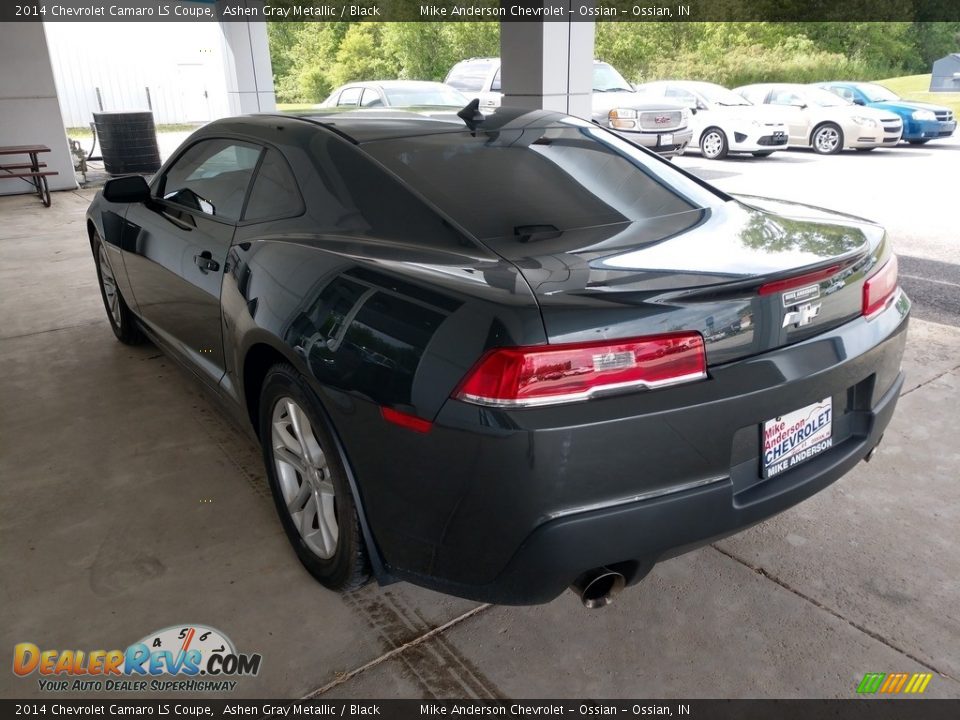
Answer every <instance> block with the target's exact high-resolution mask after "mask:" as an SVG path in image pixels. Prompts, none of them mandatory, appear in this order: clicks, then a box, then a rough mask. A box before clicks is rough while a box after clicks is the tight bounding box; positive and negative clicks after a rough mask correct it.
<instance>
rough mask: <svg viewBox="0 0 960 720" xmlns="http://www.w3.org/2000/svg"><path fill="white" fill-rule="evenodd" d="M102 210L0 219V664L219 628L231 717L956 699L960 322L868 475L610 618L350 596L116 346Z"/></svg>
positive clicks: (691, 563) (609, 613)
mask: <svg viewBox="0 0 960 720" xmlns="http://www.w3.org/2000/svg"><path fill="white" fill-rule="evenodd" d="M908 152H909V151H908ZM853 160H854V162H857V158H853ZM684 162H689V163H690V164H692V165H696V164H697V163H698V161H697V160H687V159H685V160H684ZM722 167H724V164H718V165H713V164H711V165H710V166H709V168H710V169H711V171H712V172H716V171H717V169H718V168H722ZM731 167H733V168H734V170H733V171H727V172H733V173H734V174H737V173H739V172H742V170H739V169H738V166H736V165H732V164H731ZM90 196H91V193H90V192H76V193H58V194H55V195H54V200H53V207H52V208H51V209H49V210H45V209H44V208H42V207H41V206H40V204H39V203H38V202H37V201H36V200H35V199H33V198H30V197H13V198H9V197H7V198H0V303H2V311H3V312H2V315H0V317H2V323H0V366H2V367H3V370H4V372H3V375H2V376H0V397H2V400H3V402H2V403H0V478H2V482H0V549H2V551H0V616H2V617H3V618H4V622H3V624H2V627H0V650H2V651H3V652H10V651H11V650H12V646H13V645H14V644H15V643H18V642H24V641H31V642H35V643H36V644H38V645H40V646H42V647H45V648H59V649H65V648H84V649H93V648H113V647H125V646H126V645H128V644H129V643H131V642H135V641H136V640H138V639H140V638H141V637H143V636H145V635H146V634H147V633H148V632H150V631H153V630H157V629H160V628H163V627H167V626H170V625H176V624H181V623H205V624H208V625H212V626H214V627H216V628H219V629H221V630H223V631H224V632H225V633H226V634H227V635H229V636H230V637H231V638H232V640H233V641H234V643H235V644H236V646H237V648H238V649H239V650H240V651H241V652H259V653H261V654H262V655H263V658H264V659H263V667H262V671H261V673H260V675H259V676H258V677H256V678H250V679H244V680H242V681H240V683H239V685H238V687H237V689H236V691H235V692H234V693H232V694H231V695H230V697H266V696H273V697H302V696H305V695H309V694H315V695H319V696H321V697H331V698H332V697H344V698H345V697H363V696H366V697H421V698H428V697H585V696H590V697H636V696H648V697H773V696H787V697H838V698H846V697H852V696H854V689H855V687H856V684H857V683H858V682H859V680H860V678H861V677H862V676H863V674H864V673H866V672H893V671H904V672H921V671H922V672H934V673H936V674H935V676H934V678H933V680H932V681H931V683H930V685H929V687H928V689H927V691H926V695H927V696H928V697H953V698H957V697H960V681H958V678H960V655H958V653H957V648H960V614H958V608H960V602H958V600H960V484H958V482H957V472H956V467H957V466H958V462H960V450H958V446H957V443H956V438H957V437H958V436H960V415H958V414H957V412H956V407H957V406H958V404H960V359H958V358H960V353H958V350H960V329H958V328H957V327H952V326H949V325H943V324H935V323H929V322H924V321H916V322H914V324H913V326H912V328H911V331H910V340H909V347H908V354H907V358H906V360H905V363H904V365H905V369H906V370H907V373H908V375H909V379H908V381H907V384H906V386H905V389H904V396H903V397H902V399H901V402H900V407H899V410H898V412H897V414H896V416H895V417H894V420H893V423H892V425H891V427H890V428H889V430H888V431H887V433H886V438H885V441H884V444H883V445H882V447H881V452H879V453H878V454H877V456H876V457H875V459H874V460H873V462H871V463H870V464H861V465H860V466H859V467H857V468H856V469H855V470H854V471H853V472H851V473H850V474H849V475H848V476H847V477H845V478H844V479H842V480H841V481H839V482H838V483H836V484H834V485H833V486H832V487H830V488H829V489H828V490H826V491H824V492H823V493H821V494H819V495H818V496H816V497H814V498H813V499H811V500H809V501H808V502H806V503H803V504H802V505H800V506H798V507H796V508H794V509H792V510H791V511H788V512H786V513H784V514H782V515H780V516H778V517H776V518H774V519H772V520H770V521H768V522H766V523H763V524H761V525H759V526H757V527H755V528H753V529H751V530H749V531H747V532H745V533H743V534H741V535H739V536H736V537H734V538H731V539H728V540H726V541H724V542H721V543H718V544H717V545H715V546H711V547H707V548H703V549H701V550H698V551H696V552H693V553H690V554H688V555H686V556H683V557H680V558H677V559H675V560H671V561H669V562H666V563H663V564H661V565H659V566H658V567H657V568H656V569H655V570H654V571H653V572H652V573H651V575H650V576H649V577H648V578H647V579H646V580H645V581H644V582H643V583H642V584H641V585H640V586H638V587H636V588H633V589H631V590H630V591H628V592H625V593H624V594H622V595H621V596H620V597H619V598H618V600H617V602H616V603H615V604H614V605H613V606H612V607H610V608H608V609H607V610H604V611H600V612H590V611H586V610H584V609H583V608H582V607H581V606H580V604H579V602H578V601H577V600H576V598H575V597H574V596H573V595H572V594H569V593H567V594H564V595H563V596H562V597H560V598H558V599H557V600H556V601H554V602H553V603H551V604H549V605H546V606H540V607H533V608H507V607H490V606H478V605H476V604H475V603H470V602H467V601H463V600H458V599H455V598H449V597H445V596H442V595H438V594H436V593H432V592H429V591H426V590H421V589H418V588H416V587H413V586H410V585H406V584H397V585H392V586H389V587H386V588H378V587H376V586H370V587H367V588H365V589H363V590H361V591H359V592H357V593H354V594H353V595H350V596H347V597H340V596H336V595H333V594H331V593H329V592H327V591H325V590H324V589H322V588H321V587H320V586H318V585H316V584H315V583H314V582H313V581H312V580H311V579H310V577H309V576H308V575H307V573H306V572H305V571H303V570H302V569H301V567H300V565H299V564H298V562H297V561H296V559H295V557H294V555H293V553H292V552H291V551H290V549H289V547H288V545H287V541H286V538H285V537H284V536H283V534H282V532H281V529H280V525H279V523H278V521H277V518H276V516H275V512H274V509H273V506H272V504H271V502H270V499H269V496H268V490H267V487H266V483H265V480H264V476H263V472H262V470H261V461H260V456H259V451H258V449H257V448H256V447H254V446H253V445H251V443H250V442H249V441H248V440H247V439H246V438H245V436H244V435H242V434H241V433H240V432H239V431H238V430H237V429H235V428H234V427H233V426H232V425H230V424H229V422H227V421H226V420H225V419H223V417H222V416H221V415H219V414H218V412H217V411H216V410H215V409H214V407H213V406H212V405H211V404H210V403H209V402H208V401H207V400H206V398H205V397H204V395H203V394H202V391H201V390H200V389H199V387H198V386H197V385H196V384H195V383H194V381H192V380H191V379H190V378H189V377H187V376H186V375H185V374H184V373H183V372H181V371H180V370H179V369H178V368H177V367H176V366H174V365H172V364H171V362H170V361H168V360H167V359H166V358H165V357H164V356H162V355H161V354H160V353H159V351H157V350H156V349H155V348H154V347H152V346H149V345H148V346H145V347H139V348H128V347H125V346H123V345H120V344H119V343H117V342H116V341H115V340H114V338H113V335H112V334H111V332H110V329H109V327H108V325H107V322H106V319H105V316H104V311H103V308H102V306H101V303H100V298H99V295H98V291H97V287H96V274H95V270H94V266H93V262H92V260H91V258H90V254H89V248H88V245H87V242H86V238H85V234H84V230H83V211H84V209H85V207H86V205H87V203H88V201H89V198H90ZM834 204H837V203H834ZM438 628H442V629H440V630H438ZM8 657H9V656H8ZM39 695H41V692H40V691H39V689H38V687H37V683H36V676H33V678H31V679H26V680H24V679H19V678H17V677H15V676H14V675H13V674H12V673H9V672H7V673H0V696H2V697H31V696H33V697H36V696H39Z"/></svg>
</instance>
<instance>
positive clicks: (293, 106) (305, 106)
mask: <svg viewBox="0 0 960 720" xmlns="http://www.w3.org/2000/svg"><path fill="white" fill-rule="evenodd" d="M313 106H314V103H277V110H279V111H280V112H300V111H303V110H313Z"/></svg>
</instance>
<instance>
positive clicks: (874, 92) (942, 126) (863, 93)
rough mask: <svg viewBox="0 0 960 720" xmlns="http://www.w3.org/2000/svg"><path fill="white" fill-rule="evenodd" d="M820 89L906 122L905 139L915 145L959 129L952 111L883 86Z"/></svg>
mask: <svg viewBox="0 0 960 720" xmlns="http://www.w3.org/2000/svg"><path fill="white" fill-rule="evenodd" d="M817 85H818V87H822V88H823V89H824V90H829V91H830V92H832V93H834V94H836V95H839V96H840V97H842V98H844V99H846V100H849V101H850V102H852V103H856V104H857V105H865V106H867V107H872V108H877V109H878V110H889V111H890V112H892V113H895V114H897V115H899V116H900V117H901V118H902V119H903V138H902V139H904V140H906V141H907V142H909V143H911V144H912V145H923V144H924V143H926V142H929V141H930V140H936V139H937V138H947V137H950V136H951V135H953V131H954V130H956V129H957V119H956V118H955V117H954V115H953V110H951V109H950V108H947V107H942V106H940V105H931V104H930V103H922V102H913V101H912V100H903V99H901V98H900V97H898V96H897V94H896V93H894V92H892V91H891V90H888V89H887V88H885V87H884V86H883V85H877V84H876V83H864V82H824V83H817Z"/></svg>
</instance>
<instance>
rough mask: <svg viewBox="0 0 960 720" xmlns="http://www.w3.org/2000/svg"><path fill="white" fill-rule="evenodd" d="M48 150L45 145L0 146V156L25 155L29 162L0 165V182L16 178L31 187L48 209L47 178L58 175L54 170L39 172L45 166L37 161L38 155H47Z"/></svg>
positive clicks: (48, 189) (48, 191)
mask: <svg viewBox="0 0 960 720" xmlns="http://www.w3.org/2000/svg"><path fill="white" fill-rule="evenodd" d="M48 152H50V148H48V147H47V146H46V145H6V146H0V155H4V156H5V155H27V156H28V157H29V158H30V162H27V163H24V162H14V163H7V164H5V165H0V180H5V179H7V178H16V179H19V180H23V181H24V182H26V183H28V184H29V185H31V186H32V187H33V190H34V192H36V194H37V197H39V198H40V201H41V202H42V203H43V205H44V207H50V188H49V187H48V186H47V178H48V177H49V176H50V175H59V174H60V173H59V172H57V171H56V170H41V168H45V167H46V166H47V164H46V163H42V162H40V161H39V160H38V159H37V155H39V154H40V153H48Z"/></svg>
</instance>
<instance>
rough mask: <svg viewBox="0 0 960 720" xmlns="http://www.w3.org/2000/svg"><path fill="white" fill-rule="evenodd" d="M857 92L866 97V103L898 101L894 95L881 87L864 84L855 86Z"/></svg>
mask: <svg viewBox="0 0 960 720" xmlns="http://www.w3.org/2000/svg"><path fill="white" fill-rule="evenodd" d="M857 90H859V91H860V92H862V93H863V94H864V95H866V97H867V102H890V101H891V100H899V99H900V98H899V97H897V94H896V93H894V92H891V91H890V90H887V89H886V88H885V87H884V86H883V85H874V84H873V83H866V84H863V85H857Z"/></svg>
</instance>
